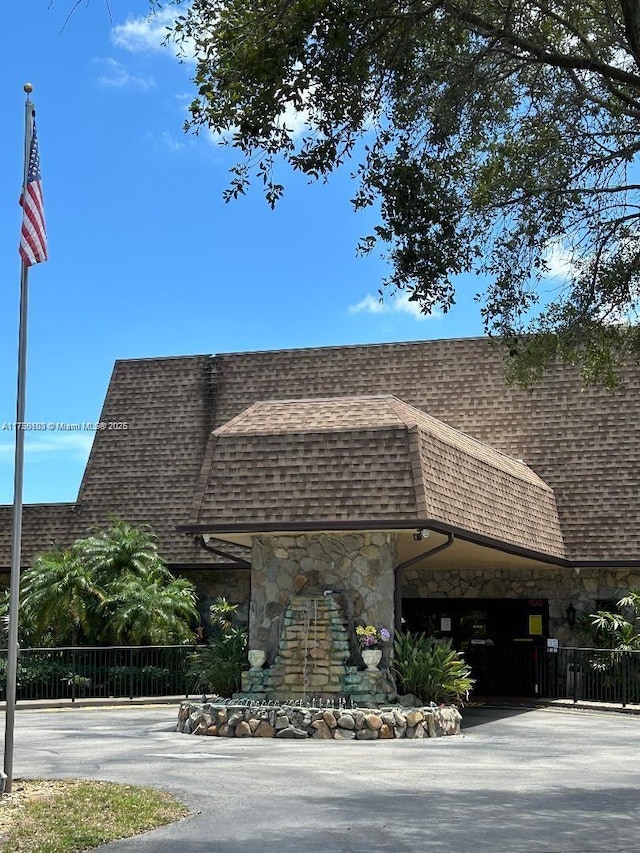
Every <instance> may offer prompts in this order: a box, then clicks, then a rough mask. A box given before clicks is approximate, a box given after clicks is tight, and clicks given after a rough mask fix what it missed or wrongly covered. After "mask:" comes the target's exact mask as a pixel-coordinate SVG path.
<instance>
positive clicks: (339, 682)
mask: <svg viewBox="0 0 640 853" xmlns="http://www.w3.org/2000/svg"><path fill="white" fill-rule="evenodd" d="M341 601H342V596H341V595H339V594H336V593H329V594H321V593H319V592H317V591H316V592H315V593H313V594H309V595H294V596H292V598H291V600H290V602H289V604H288V606H287V609H286V611H285V615H284V619H283V625H282V631H281V634H280V640H279V643H278V649H277V651H276V655H275V659H274V661H273V664H272V666H270V667H267V668H266V669H260V668H255V669H250V670H249V671H248V672H243V673H242V692H241V693H240V694H237V695H238V696H239V697H243V698H246V699H249V700H251V701H259V700H266V701H274V700H277V701H287V702H295V701H304V702H307V701H309V700H310V699H311V698H312V697H317V698H321V699H322V700H323V701H326V700H332V699H338V698H346V697H349V698H350V699H351V700H352V701H355V702H357V703H358V704H369V705H371V706H373V707H376V706H378V705H380V704H384V703H388V702H393V701H395V699H396V698H397V693H396V686H395V683H394V681H393V679H392V678H391V677H390V676H389V673H388V671H386V670H382V671H375V672H374V671H368V670H367V671H361V670H359V669H358V666H357V663H355V662H353V659H352V655H353V652H352V645H355V634H354V632H353V628H352V627H351V626H350V624H349V620H348V619H347V618H346V616H345V614H344V611H343V608H342V604H341ZM350 641H354V642H350Z"/></svg>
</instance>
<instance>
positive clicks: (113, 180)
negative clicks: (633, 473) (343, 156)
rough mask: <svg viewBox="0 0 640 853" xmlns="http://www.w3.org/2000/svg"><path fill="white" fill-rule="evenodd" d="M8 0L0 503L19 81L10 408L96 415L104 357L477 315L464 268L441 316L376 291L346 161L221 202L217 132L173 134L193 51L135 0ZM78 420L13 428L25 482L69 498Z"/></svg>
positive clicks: (342, 340) (34, 417)
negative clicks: (20, 402)
mask: <svg viewBox="0 0 640 853" xmlns="http://www.w3.org/2000/svg"><path fill="white" fill-rule="evenodd" d="M74 3H75V0H52V3H51V5H50V4H49V2H48V0H20V2H19V3H10V4H8V5H7V8H6V9H5V10H4V20H5V26H6V29H7V32H10V33H11V34H12V36H11V38H10V39H8V40H6V44H5V50H4V53H3V59H2V66H3V67H2V74H1V75H0V99H1V108H2V116H3V124H2V134H1V135H0V188H1V192H0V221H1V223H2V225H1V228H0V282H1V287H0V365H1V370H0V503H10V502H11V501H12V498H13V452H14V451H13V441H14V437H13V433H12V432H11V430H10V429H7V425H10V424H11V423H12V422H13V421H14V420H15V398H16V390H15V384H16V364H17V336H18V300H19V277H20V264H19V257H18V251H17V245H18V239H19V229H20V215H21V211H20V208H19V206H18V197H19V194H20V185H21V180H22V169H23V147H24V137H23V134H24V93H23V89H22V87H23V84H24V83H25V82H27V81H29V82H31V83H32V84H33V86H34V92H33V95H32V99H33V102H34V104H35V106H36V110H37V121H38V137H39V142H40V154H41V162H42V177H43V188H44V198H45V211H46V218H47V228H48V237H49V254H50V260H49V261H48V262H47V263H45V264H41V265H38V266H36V267H33V268H32V271H31V274H30V284H29V288H30V306H29V350H28V376H27V413H26V420H27V421H30V422H42V423H49V422H51V423H54V424H58V423H83V422H95V421H97V420H98V418H99V414H100V409H101V406H102V402H103V399H104V395H105V391H106V388H107V383H108V381H109V376H110V374H111V370H112V368H113V363H114V361H115V360H116V359H119V358H141V357H151V356H165V355H166V356H169V355H185V354H194V353H217V352H236V351H245V350H259V349H280V348H285V347H306V346H313V347H315V346H331V345H341V344H354V343H374V342H381V341H402V340H414V339H428V338H443V337H463V336H467V335H479V334H482V325H481V321H480V314H479V309H478V306H477V305H476V304H475V303H474V301H473V294H474V292H475V289H476V288H475V284H474V282H473V281H472V280H464V281H462V282H461V287H460V290H459V297H458V305H457V306H456V307H455V308H454V309H453V310H452V311H451V312H450V313H449V314H448V315H447V316H446V317H442V316H434V317H431V318H424V317H418V316H416V315H415V313H413V312H412V311H411V310H410V308H409V306H408V305H407V304H406V302H403V301H402V300H393V299H390V300H388V301H387V302H386V303H385V305H384V306H381V305H380V304H379V302H378V295H377V293H378V288H379V287H380V284H381V281H382V279H383V278H384V276H385V272H386V268H385V264H384V262H383V261H382V260H381V259H379V258H377V257H370V258H367V259H359V258H356V254H355V246H356V243H357V240H358V237H359V236H361V235H363V234H365V233H368V231H369V229H370V228H371V225H372V223H373V221H374V220H373V218H372V216H371V214H370V213H367V214H366V215H363V214H355V213H353V212H352V209H351V207H350V205H349V198H350V197H351V194H352V191H353V187H352V185H351V183H350V180H349V169H348V167H347V169H345V170H344V173H343V174H340V173H339V174H338V175H337V176H336V177H335V179H332V181H331V183H330V184H329V185H324V186H323V185H308V184H307V183H306V182H305V181H304V180H303V179H301V178H300V177H296V176H292V175H291V174H289V173H287V172H286V171H285V170H284V169H283V172H282V177H283V179H284V183H285V184H286V193H285V197H284V199H283V200H282V202H281V203H280V204H279V206H278V208H277V209H276V211H275V212H273V211H271V210H270V209H269V207H268V206H267V204H266V202H265V201H264V200H263V198H262V195H261V193H260V190H259V188H258V187H256V188H255V191H254V192H252V193H250V194H249V195H248V196H247V197H246V198H244V199H241V200H240V201H238V202H235V203H234V202H232V203H230V204H224V202H223V201H222V198H221V194H222V190H223V189H224V188H225V187H226V186H227V183H228V177H229V176H228V169H229V167H230V166H231V165H232V164H233V162H234V157H233V152H231V151H227V150H224V149H222V148H220V147H219V146H217V145H216V144H215V142H214V141H213V140H212V139H211V137H210V136H208V135H207V134H204V135H201V136H200V137H195V136H192V135H185V134H184V132H183V130H182V126H183V122H184V120H185V118H186V113H187V105H188V103H189V101H190V100H191V98H192V97H193V91H194V90H193V86H192V84H191V82H190V76H191V74H192V66H190V65H189V64H188V63H184V64H180V63H179V62H178V61H177V60H176V59H175V58H174V57H173V55H172V53H171V51H169V50H167V49H162V48H161V46H160V42H161V39H162V32H163V22H162V21H159V20H157V19H156V20H154V21H151V22H149V21H147V20H146V19H145V18H146V15H147V12H148V0H109V6H110V10H111V14H110V13H109V10H108V7H107V4H106V2H104V0H90V2H89V3H88V4H85V3H83V4H81V5H79V6H78V8H77V9H76V10H75V12H74V13H73V15H72V16H71V18H70V20H69V21H68V22H67V24H66V26H65V27H64V29H63V25H64V22H65V19H66V17H67V15H68V13H69V11H70V9H71V8H72V7H73V5H74ZM92 438H93V434H92V432H91V431H88V430H85V431H81V432H72V433H65V432H64V431H63V430H58V429H54V430H51V431H47V432H45V433H40V434H36V433H29V434H27V438H26V464H25V480H24V499H25V501H27V502H40V501H69V500H74V499H75V497H76V494H77V489H78V486H79V483H80V479H81V476H82V472H83V470H84V465H85V462H86V458H87V455H88V452H89V449H90V445H91V441H92Z"/></svg>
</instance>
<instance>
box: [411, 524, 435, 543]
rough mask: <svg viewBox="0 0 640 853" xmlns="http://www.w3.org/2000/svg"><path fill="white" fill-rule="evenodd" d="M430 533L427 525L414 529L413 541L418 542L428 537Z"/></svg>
mask: <svg viewBox="0 0 640 853" xmlns="http://www.w3.org/2000/svg"><path fill="white" fill-rule="evenodd" d="M430 534H431V531H430V530H429V528H428V527H422V528H420V529H419V530H416V532H415V533H414V534H413V539H414V541H415V542H420V541H422V539H428V537H429V536H430Z"/></svg>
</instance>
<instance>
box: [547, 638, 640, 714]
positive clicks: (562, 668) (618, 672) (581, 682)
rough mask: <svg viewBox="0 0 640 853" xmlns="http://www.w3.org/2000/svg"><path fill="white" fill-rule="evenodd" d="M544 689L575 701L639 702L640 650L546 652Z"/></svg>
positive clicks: (626, 703) (555, 695)
mask: <svg viewBox="0 0 640 853" xmlns="http://www.w3.org/2000/svg"><path fill="white" fill-rule="evenodd" d="M541 690H542V693H543V695H544V696H547V697H549V698H553V699H571V700H572V701H574V702H579V701H588V702H609V703H613V704H621V705H623V706H625V705H628V704H638V703H640V651H618V650H616V649H574V648H566V649H560V650H559V651H557V652H553V653H552V652H547V653H546V655H545V661H544V667H543V669H542V672H541Z"/></svg>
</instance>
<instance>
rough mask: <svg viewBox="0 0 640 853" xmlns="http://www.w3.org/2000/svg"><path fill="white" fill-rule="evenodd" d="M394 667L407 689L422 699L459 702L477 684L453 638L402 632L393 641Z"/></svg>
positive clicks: (404, 687)
mask: <svg viewBox="0 0 640 853" xmlns="http://www.w3.org/2000/svg"><path fill="white" fill-rule="evenodd" d="M393 651H394V656H393V662H392V670H393V672H394V674H395V676H396V677H397V679H398V681H399V687H400V689H401V690H402V692H404V693H411V694H413V695H414V696H416V697H417V698H418V699H420V700H421V701H422V702H425V703H426V702H435V703H436V704H439V703H441V702H444V703H451V702H455V703H456V704H459V703H461V702H462V701H463V699H466V698H467V697H468V695H469V691H470V690H471V688H472V687H473V685H474V684H475V679H473V678H471V669H470V668H469V667H468V666H467V664H466V663H465V662H464V660H463V659H462V656H461V654H460V652H456V651H455V650H454V649H452V648H451V640H437V639H435V638H434V637H427V636H425V634H424V633H422V634H411V633H409V632H407V633H403V632H400V633H398V634H396V638H395V641H394V644H393Z"/></svg>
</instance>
